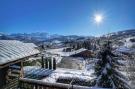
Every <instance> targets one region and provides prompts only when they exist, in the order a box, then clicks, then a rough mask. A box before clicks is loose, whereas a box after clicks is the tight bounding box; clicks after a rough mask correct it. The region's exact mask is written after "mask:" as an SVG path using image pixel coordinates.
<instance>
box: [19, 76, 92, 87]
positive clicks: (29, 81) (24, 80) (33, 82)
mask: <svg viewBox="0 0 135 89" xmlns="http://www.w3.org/2000/svg"><path fill="white" fill-rule="evenodd" d="M19 82H20V83H22V84H23V83H24V84H25V83H27V84H30V85H36V86H42V87H43V88H45V87H49V88H57V89H69V88H70V89H71V88H73V89H92V88H90V87H87V86H79V85H69V84H63V83H49V82H44V81H42V80H36V79H27V78H21V79H19ZM20 86H21V85H20Z"/></svg>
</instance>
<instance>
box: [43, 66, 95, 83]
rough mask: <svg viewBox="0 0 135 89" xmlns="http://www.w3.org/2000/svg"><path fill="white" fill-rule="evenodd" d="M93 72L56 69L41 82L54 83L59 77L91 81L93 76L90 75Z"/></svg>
mask: <svg viewBox="0 0 135 89" xmlns="http://www.w3.org/2000/svg"><path fill="white" fill-rule="evenodd" d="M93 72H94V71H93V70H90V71H84V70H75V69H65V68H58V69H56V70H55V71H54V72H53V73H52V74H51V75H49V77H47V78H44V79H43V80H42V81H44V82H50V83H55V82H56V81H57V79H58V78H59V77H71V78H73V77H75V78H80V79H87V80H91V79H93V78H94V77H95V76H93V75H92V73H93Z"/></svg>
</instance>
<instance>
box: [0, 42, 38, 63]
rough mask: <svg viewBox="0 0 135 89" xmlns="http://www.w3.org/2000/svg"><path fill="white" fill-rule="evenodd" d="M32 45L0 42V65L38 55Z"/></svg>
mask: <svg viewBox="0 0 135 89" xmlns="http://www.w3.org/2000/svg"><path fill="white" fill-rule="evenodd" d="M35 47H36V45H34V44H33V43H31V44H29V43H23V42H21V41H17V40H0V65H2V64H5V63H8V62H11V61H15V60H18V59H21V58H24V57H27V56H31V55H34V54H37V53H39V50H37V49H35Z"/></svg>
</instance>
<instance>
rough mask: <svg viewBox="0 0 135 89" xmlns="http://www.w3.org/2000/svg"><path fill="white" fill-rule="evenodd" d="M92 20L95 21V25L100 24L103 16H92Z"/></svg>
mask: <svg viewBox="0 0 135 89" xmlns="http://www.w3.org/2000/svg"><path fill="white" fill-rule="evenodd" d="M94 20H95V22H96V23H101V22H102V20H103V16H102V15H100V14H96V15H95V16H94Z"/></svg>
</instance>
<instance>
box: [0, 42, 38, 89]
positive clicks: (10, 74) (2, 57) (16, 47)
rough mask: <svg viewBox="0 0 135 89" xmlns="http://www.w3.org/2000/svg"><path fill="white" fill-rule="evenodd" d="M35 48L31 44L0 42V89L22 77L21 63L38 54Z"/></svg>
mask: <svg viewBox="0 0 135 89" xmlns="http://www.w3.org/2000/svg"><path fill="white" fill-rule="evenodd" d="M35 47H36V45H34V44H32V43H28V44H27V43H23V42H20V41H16V40H0V89H1V88H4V87H5V86H6V85H7V84H9V83H11V81H12V80H14V79H19V78H20V77H23V62H24V61H25V60H28V58H29V57H31V56H33V55H37V54H39V53H40V52H39V51H38V50H37V49H36V48H35Z"/></svg>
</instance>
